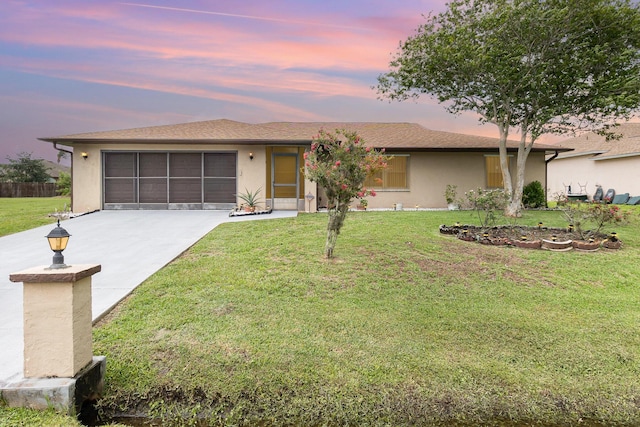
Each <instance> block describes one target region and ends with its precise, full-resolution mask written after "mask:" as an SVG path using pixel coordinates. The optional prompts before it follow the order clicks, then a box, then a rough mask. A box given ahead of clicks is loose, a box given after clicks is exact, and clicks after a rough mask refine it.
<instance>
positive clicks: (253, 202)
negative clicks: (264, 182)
mask: <svg viewBox="0 0 640 427" xmlns="http://www.w3.org/2000/svg"><path fill="white" fill-rule="evenodd" d="M260 191H262V187H260V188H258V189H257V190H256V191H253V192H252V191H249V190H247V189H246V188H245V189H244V193H240V194H238V198H239V199H240V200H242V201H243V202H245V203H246V206H247V207H249V208H252V209H255V208H256V207H257V206H258V203H260V202H261V200H260V199H259V198H258V195H259V194H260Z"/></svg>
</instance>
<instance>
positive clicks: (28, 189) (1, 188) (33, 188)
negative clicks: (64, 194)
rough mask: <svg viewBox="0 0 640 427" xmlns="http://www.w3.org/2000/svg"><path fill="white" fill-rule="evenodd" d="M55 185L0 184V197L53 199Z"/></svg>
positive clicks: (32, 183) (55, 194)
mask: <svg viewBox="0 0 640 427" xmlns="http://www.w3.org/2000/svg"><path fill="white" fill-rule="evenodd" d="M54 196H57V193H56V184H55V183H49V182H47V183H40V182H0V197H54Z"/></svg>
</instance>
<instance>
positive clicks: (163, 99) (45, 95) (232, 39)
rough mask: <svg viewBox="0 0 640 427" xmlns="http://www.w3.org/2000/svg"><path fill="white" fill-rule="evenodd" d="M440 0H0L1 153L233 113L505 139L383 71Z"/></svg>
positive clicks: (51, 154)
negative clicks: (416, 126)
mask: <svg viewBox="0 0 640 427" xmlns="http://www.w3.org/2000/svg"><path fill="white" fill-rule="evenodd" d="M444 7H445V0H402V1H390V0H348V1H346V0H242V1H229V0H227V1H222V0H180V1H179V0H157V1H146V2H145V1H140V2H136V1H131V2H126V1H116V0H100V1H87V0H55V1H53V0H1V1H0V128H1V130H2V131H1V132H0V163H4V162H5V161H6V157H7V156H11V157H12V158H13V157H15V155H16V154H17V153H20V152H28V153H33V156H34V157H43V158H48V159H51V160H55V157H56V151H55V150H53V148H52V145H51V144H49V143H44V142H40V141H37V138H38V137H48V136H59V135H66V134H71V133H80V132H90V131H100V130H112V129H125V128H132V127H142V126H154V125H162V124H174V123H184V122H191V121H199V120H210V119H219V118H226V119H231V120H238V121H244V122H249V123H260V122H267V121H326V120H331V121H382V122H416V123H420V124H422V125H423V126H425V127H427V128H430V129H436V130H448V131H453V132H461V133H471V134H481V135H490V136H496V137H497V130H496V128H495V127H494V126H490V125H489V126H484V127H480V126H479V124H478V121H477V117H476V116H474V115H471V114H469V115H464V116H461V117H454V116H451V115H449V114H448V113H446V112H445V110H444V108H443V107H442V106H440V105H438V104H437V103H436V102H435V101H432V100H430V99H429V98H426V97H425V98H423V99H422V100H420V102H418V103H416V102H404V103H398V102H393V103H389V102H388V101H380V100H378V99H377V94H376V91H375V90H373V89H372V88H371V86H374V85H375V84H376V78H377V76H378V75H379V74H380V73H383V72H386V71H388V66H389V60H390V59H391V57H392V54H393V53H395V52H396V50H397V47H398V45H399V42H400V41H401V40H404V39H406V38H407V36H409V35H411V34H413V32H414V31H415V29H416V28H417V27H418V26H419V25H420V23H422V22H423V20H424V18H423V15H426V14H428V13H429V12H430V11H434V12H436V13H437V12H440V11H442V10H443V9H444Z"/></svg>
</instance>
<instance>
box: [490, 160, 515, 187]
mask: <svg viewBox="0 0 640 427" xmlns="http://www.w3.org/2000/svg"><path fill="white" fill-rule="evenodd" d="M509 157H511V156H508V158H507V162H508V164H509V169H511V159H510V158H509ZM484 165H485V170H486V173H487V188H503V187H504V181H503V180H502V169H501V168H500V156H495V155H486V156H484Z"/></svg>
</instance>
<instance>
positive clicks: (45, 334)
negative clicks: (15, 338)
mask: <svg viewBox="0 0 640 427" xmlns="http://www.w3.org/2000/svg"><path fill="white" fill-rule="evenodd" d="M23 298H24V376H25V377H26V378H34V377H36V378H37V377H52V376H53V377H69V378H70V377H73V376H75V374H76V373H78V371H80V369H82V368H83V367H85V366H86V365H87V364H88V363H90V362H91V360H92V357H93V351H92V341H91V277H85V278H84V279H81V280H79V281H77V282H52V283H46V282H45V283H25V284H24V296H23Z"/></svg>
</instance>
